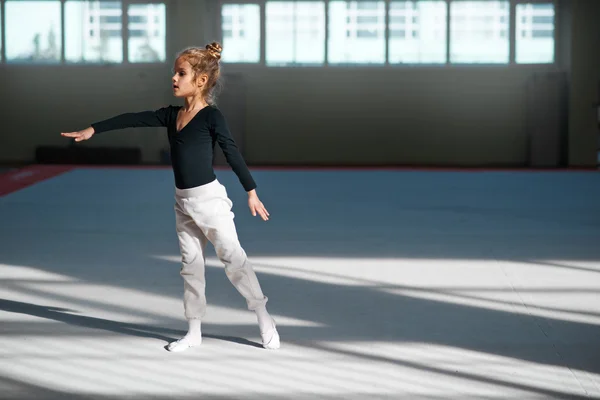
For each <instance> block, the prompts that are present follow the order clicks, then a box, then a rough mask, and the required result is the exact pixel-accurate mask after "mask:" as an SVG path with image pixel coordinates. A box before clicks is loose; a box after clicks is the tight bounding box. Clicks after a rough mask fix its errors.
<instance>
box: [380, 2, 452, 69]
mask: <svg viewBox="0 0 600 400" xmlns="http://www.w3.org/2000/svg"><path fill="white" fill-rule="evenodd" d="M446 20H447V12H446V2H445V1H443V0H442V1H439V0H438V1H435V0H431V1H427V0H426V1H418V2H415V1H392V2H391V3H390V12H389V62H390V63H392V64H395V63H432V64H436V63H445V62H446Z"/></svg>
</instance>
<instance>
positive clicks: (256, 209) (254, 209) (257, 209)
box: [248, 191, 270, 221]
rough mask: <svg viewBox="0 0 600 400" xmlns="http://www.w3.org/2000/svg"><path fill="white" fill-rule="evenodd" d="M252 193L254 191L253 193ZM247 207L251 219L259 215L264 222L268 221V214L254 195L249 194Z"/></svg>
mask: <svg viewBox="0 0 600 400" xmlns="http://www.w3.org/2000/svg"><path fill="white" fill-rule="evenodd" d="M253 192H254V191H253ZM248 207H250V212H251V213H252V216H253V217H256V214H258V215H260V216H261V218H262V219H263V220H264V221H268V220H269V215H270V214H269V212H268V211H267V209H266V208H265V206H264V205H263V203H262V202H261V201H260V200H259V199H258V196H257V195H256V193H252V192H251V193H249V197H248Z"/></svg>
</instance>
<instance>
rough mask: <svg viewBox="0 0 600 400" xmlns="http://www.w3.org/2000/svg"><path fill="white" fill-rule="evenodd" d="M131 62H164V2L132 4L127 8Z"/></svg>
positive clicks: (129, 57) (129, 56)
mask: <svg viewBox="0 0 600 400" xmlns="http://www.w3.org/2000/svg"><path fill="white" fill-rule="evenodd" d="M127 18H128V25H129V27H128V28H129V42H128V53H129V54H128V59H129V61H130V62H164V61H165V57H166V54H165V53H166V49H165V48H166V43H165V38H166V31H165V29H166V23H165V20H166V9H165V5H164V4H132V5H130V6H129V8H128V9H127Z"/></svg>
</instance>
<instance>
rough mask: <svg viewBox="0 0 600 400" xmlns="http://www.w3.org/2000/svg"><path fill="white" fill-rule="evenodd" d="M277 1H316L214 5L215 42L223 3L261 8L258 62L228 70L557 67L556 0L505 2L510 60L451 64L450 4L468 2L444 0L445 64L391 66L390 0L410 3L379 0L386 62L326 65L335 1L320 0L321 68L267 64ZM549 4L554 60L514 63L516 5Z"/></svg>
mask: <svg viewBox="0 0 600 400" xmlns="http://www.w3.org/2000/svg"><path fill="white" fill-rule="evenodd" d="M269 1H270V2H277V1H282V2H285V1H297V2H306V1H315V0H217V6H216V7H215V10H216V12H215V15H214V16H213V18H216V20H217V21H219V22H218V23H217V24H216V26H217V29H216V30H215V32H214V33H215V37H217V38H219V39H218V40H221V41H222V37H223V36H222V30H221V27H222V20H221V7H222V6H223V5H224V4H257V5H259V7H260V10H261V11H260V24H261V29H260V32H261V37H260V60H259V61H258V62H256V63H243V62H241V63H227V62H224V65H226V67H227V68H228V69H229V70H239V71H243V70H246V69H256V68H299V67H303V68H344V69H346V68H355V69H356V68H362V69H372V68H411V69H415V68H420V69H439V68H461V69H465V68H495V69H504V68H521V69H523V68H529V69H531V68H537V69H539V68H548V69H556V68H558V67H559V61H560V60H559V45H560V43H559V42H560V40H559V37H560V33H561V27H560V12H559V5H558V0H507V1H508V3H509V16H508V18H509V20H508V41H509V58H508V62H506V63H451V62H450V41H451V33H450V27H451V24H450V19H451V14H450V3H452V2H460V1H468V0H443V1H445V2H446V62H442V63H390V62H389V37H390V4H391V3H392V1H410V0H382V1H384V3H385V29H384V34H385V36H384V40H385V61H384V62H383V63H334V64H332V63H330V62H329V3H330V2H331V1H334V0H320V1H322V2H323V3H325V27H324V29H325V61H324V62H323V63H322V64H320V65H316V66H313V65H303V64H289V65H268V64H267V62H266V55H265V48H266V47H265V46H266V36H265V33H266V32H265V27H266V20H265V17H266V15H265V9H266V3H267V2H269ZM353 1H359V2H360V1H367V2H368V1H373V0H353ZM479 1H484V2H485V1H487V0H479ZM535 3H540V4H548V3H550V4H552V5H553V7H554V32H553V40H554V60H553V62H551V63H527V64H524V63H517V62H516V60H515V56H516V54H515V53H516V40H515V39H516V38H515V30H516V24H515V22H516V20H515V19H516V8H517V4H535Z"/></svg>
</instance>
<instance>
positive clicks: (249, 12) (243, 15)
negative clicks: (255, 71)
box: [221, 4, 260, 63]
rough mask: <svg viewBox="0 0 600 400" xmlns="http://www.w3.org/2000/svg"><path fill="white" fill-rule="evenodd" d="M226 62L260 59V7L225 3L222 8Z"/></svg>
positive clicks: (256, 60)
mask: <svg viewBox="0 0 600 400" xmlns="http://www.w3.org/2000/svg"><path fill="white" fill-rule="evenodd" d="M221 18H222V25H221V29H222V32H223V54H222V60H223V61H224V62H246V63H256V62H259V61H260V7H259V6H258V4H225V5H223V8H222V9H221Z"/></svg>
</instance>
